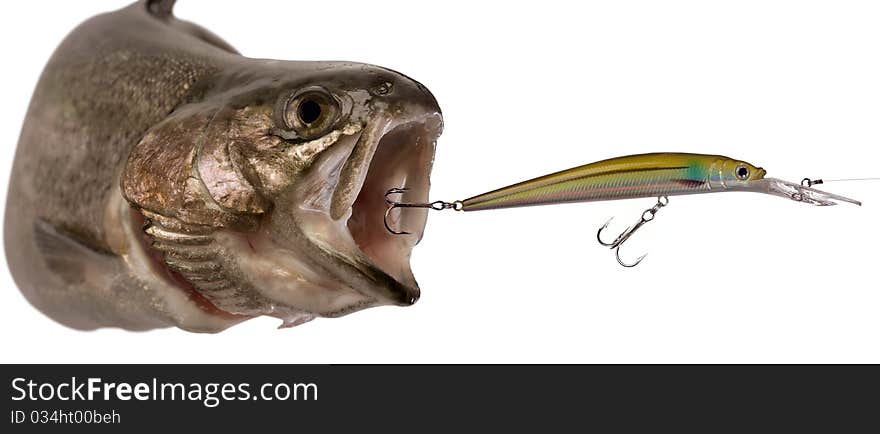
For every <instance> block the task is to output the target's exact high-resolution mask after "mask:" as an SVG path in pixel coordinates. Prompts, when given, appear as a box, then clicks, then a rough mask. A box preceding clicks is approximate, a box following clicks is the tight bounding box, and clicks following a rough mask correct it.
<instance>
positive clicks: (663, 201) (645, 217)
mask: <svg viewBox="0 0 880 434" xmlns="http://www.w3.org/2000/svg"><path fill="white" fill-rule="evenodd" d="M666 205H669V198H668V197H666V196H659V197H658V198H657V203H656V204H654V206H653V207H651V208H648V209H646V210H645V212H643V213H642V217H641V218H640V219H639V221H638V222H636V224H634V225H632V226H630V227H629V228H627V229H626V230H625V231H623V232H622V233H621V234H620V235H618V236H617V238H615V239H614V241H612V242H610V243H606V242H605V241H602V231H603V230H605V228H607V227H608V224H609V223H611V220H614V217H612V218H610V219H608V221H607V222H605V224H604V225H602V227H601V228H599V232H596V239H597V240H599V244H601V245H603V246H605V247H608V248H611V249H614V256H616V257H617V262H618V263H619V264H620V265H623V266H624V267H627V268H630V267H635V266H636V265H639V262H642V259H645V256H648V254H647V253H645V254H643V255H642V256H639V257H638V259H636V261H635V262H633V263H632V264H627V263H625V262H623V260H622V259H620V245H621V244H623V243H624V242H625V241H626V240H628V239H629V237H631V236H632V234H633V233H635V231H637V230H638V229H639V228H640V227H642V225H644V224H645V223H648V222H649V221H651V220H654V216H655V215H656V214H657V211H660V208H663V207H664V206H666Z"/></svg>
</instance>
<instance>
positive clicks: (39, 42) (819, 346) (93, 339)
mask: <svg viewBox="0 0 880 434" xmlns="http://www.w3.org/2000/svg"><path fill="white" fill-rule="evenodd" d="M126 3H127V2H125V1H101V2H98V1H82V2H54V1H52V2H46V1H32V2H17V3H15V5H14V6H9V7H6V8H5V9H4V13H3V14H2V16H0V20H2V23H0V24H2V25H0V41H2V44H3V50H2V51H3V56H4V60H3V65H4V66H3V72H2V74H3V75H2V77H3V79H2V80H0V86H2V95H3V103H2V104H0V110H2V119H3V120H2V124H0V127H2V130H0V134H2V136H0V152H2V154H3V156H4V158H2V159H0V160H2V162H0V178H2V179H3V180H4V181H3V182H4V183H5V182H6V179H7V178H8V172H9V168H10V167H11V165H12V156H13V152H14V147H15V144H16V143H17V141H18V134H19V130H20V127H21V122H22V120H23V117H24V114H25V110H26V108H27V105H28V101H29V99H30V94H31V92H32V89H33V88H34V86H35V84H36V81H37V78H38V75H39V73H40V71H41V70H42V68H43V65H44V64H45V62H46V60H47V59H48V57H49V56H50V53H51V52H52V50H53V49H54V48H55V46H56V45H57V44H58V42H60V40H61V39H62V38H63V37H64V36H65V35H66V34H67V32H69V31H70V30H71V29H72V28H73V27H74V26H75V25H76V24H78V23H79V22H81V21H82V20H84V19H86V18H88V17H89V16H91V15H94V14H95V13H98V12H102V11H106V10H110V9H113V8H116V7H121V6H123V5H125V4H126ZM179 3H180V4H178V5H177V7H176V13H177V15H178V16H179V17H181V18H184V19H189V20H191V21H195V22H197V23H199V24H201V25H203V26H205V27H207V28H208V29H211V30H212V31H214V32H215V33H217V34H218V35H220V36H221V37H223V38H224V39H226V40H227V41H228V42H230V43H231V44H232V45H233V46H235V47H236V48H238V49H239V50H240V51H241V52H242V53H244V54H245V55H247V56H250V57H266V58H278V59H290V60H294V59H295V60H343V59H344V60H353V61H361V62H368V63H375V64H379V65H383V66H386V67H390V68H392V69H395V70H398V71H401V72H404V73H405V74H407V75H410V76H412V77H414V78H416V79H417V80H419V81H421V82H422V83H424V84H425V85H427V86H428V87H429V88H430V89H431V90H432V91H433V93H434V94H435V96H436V97H437V99H438V101H439V102H440V105H441V107H442V108H443V111H444V116H445V121H446V130H445V132H444V134H443V136H442V137H441V139H440V142H439V146H438V149H437V156H436V165H435V171H434V176H433V185H434V187H433V190H432V194H431V196H432V198H434V199H445V200H452V199H460V198H464V197H468V196H471V195H473V194H476V193H481V192H483V191H486V190H488V189H492V188H495V187H500V186H503V185H507V184H509V183H512V182H515V181H520V180H523V179H527V178H531V177H534V176H537V175H542V174H545V173H548V172H551V171H556V170H560V169H565V168H568V167H571V166H576V165H580V164H583V163H587V162H591V161H595V160H599V159H604V158H607V157H612V156H619V155H627V154H633V153H642V152H656V151H680V152H698V153H718V154H724V155H728V156H731V157H734V158H740V159H744V160H746V161H749V162H751V163H754V164H756V165H760V166H763V167H764V168H766V169H767V170H768V172H769V175H768V176H774V177H780V178H783V179H788V180H792V181H798V180H800V179H801V178H802V177H805V176H809V177H826V178H845V177H863V176H880V168H878V164H880V151H878V145H880V54H878V53H880V25H878V22H880V7H878V4H877V3H872V2H840V1H837V2H830V1H829V2H808V1H791V2H780V1H735V2H733V1H732V2H701V1H693V2H651V1H646V2H624V1H617V2H591V3H584V2H562V1H540V2H516V3H513V2H497V3H490V2H473V1H471V2H461V3H459V2H424V3H417V2H412V1H368V2H365V1H333V2H319V1H312V2H309V1H265V0H264V1H248V2H240V1H235V2H233V1H228V2H208V1H197V0H181V1H180V2H179ZM823 187H824V188H826V189H827V190H830V191H833V192H836V193H840V194H846V195H850V196H852V197H855V198H858V199H861V200H862V201H864V203H865V205H864V206H862V207H855V206H837V207H828V208H819V207H812V206H808V205H804V204H798V203H795V202H791V201H786V200H783V199H781V198H777V197H771V196H763V195H758V194H745V193H723V194H710V195H701V196H689V197H673V198H672V199H671V204H670V206H669V207H667V208H665V209H664V210H663V211H661V212H660V214H658V216H657V220H656V221H655V222H653V223H651V224H649V225H647V226H646V227H644V228H643V229H642V230H641V231H640V232H639V233H638V234H637V235H635V236H634V237H633V238H632V239H631V240H630V242H629V243H628V244H627V245H626V246H625V247H624V248H623V255H624V256H625V257H628V258H634V257H635V256H637V255H638V254H640V253H641V252H642V251H643V250H648V249H650V251H651V254H650V255H649V256H648V258H647V259H646V260H645V261H644V262H643V263H642V264H641V265H640V266H639V267H637V268H636V269H623V268H621V267H620V266H618V265H617V263H616V262H615V261H614V259H613V255H612V253H611V252H610V251H609V250H607V249H605V248H601V247H599V246H598V245H597V244H596V242H595V231H596V229H597V228H598V226H599V225H601V224H602V223H603V222H604V221H605V220H606V219H607V218H608V217H610V216H618V219H617V220H616V221H615V222H616V224H615V225H612V228H611V229H613V230H621V229H622V228H623V225H624V224H628V223H630V221H632V220H635V219H636V218H637V216H638V215H639V213H640V212H641V210H643V209H644V208H647V207H650V206H651V205H652V203H653V201H652V200H650V199H643V200H632V201H618V202H606V203H593V204H577V205H560V206H550V207H535V208H524V209H513V210H502V211H484V212H477V213H467V214H464V213H452V212H447V213H434V214H432V215H431V217H430V219H429V221H428V227H427V231H426V235H425V238H424V240H423V242H422V243H421V244H420V245H419V246H418V247H417V248H416V250H415V252H414V257H413V268H414V270H415V273H416V277H417V278H418V279H419V282H420V283H421V287H422V298H421V300H420V301H419V302H418V303H417V304H416V305H415V306H413V307H409V308H396V307H384V308H376V309H371V310H367V311H364V312H359V313H355V314H352V315H350V316H348V317H345V318H341V319H323V320H322V319H318V320H315V321H313V322H311V323H308V324H306V325H304V326H301V327H297V328H293V329H285V330H276V329H275V327H276V326H278V325H279V321H277V320H274V319H270V318H261V319H256V320H252V321H249V322H247V323H244V324H241V325H239V326H236V327H234V328H232V329H229V330H227V331H225V332H223V333H220V334H217V335H200V334H191V333H187V332H183V331H180V330H177V329H167V330H158V331H151V332H146V333H131V332H125V331H121V330H113V329H105V330H99V331H95V332H80V331H75V330H71V329H67V328H65V327H63V326H60V325H58V324H56V323H54V322H53V321H51V320H50V319H48V318H46V317H44V316H43V315H42V314H40V313H39V312H37V311H36V310H35V309H33V308H32V307H31V306H30V305H29V304H28V303H27V302H26V301H25V299H24V298H23V297H22V296H21V295H20V293H19V292H18V290H17V289H16V287H15V285H14V283H13V282H12V280H11V278H10V277H9V274H8V272H7V271H6V269H5V267H3V271H0V309H2V313H0V316H2V322H3V331H2V338H3V342H2V355H0V361H2V362H275V363H297V362H303V363H343V362H612V363H616V362H636V363H640V362H770V363H776V362H873V363H877V362H880V339H878V335H880V285H878V284H877V280H878V274H880V273H878V266H880V264H878V262H880V261H878V260H880V257H878V254H877V248H878V244H880V227H878V223H880V194H878V189H880V182H863V183H835V184H829V185H826V186H823ZM0 191H2V194H3V195H4V198H5V193H6V185H5V184H4V185H2V189H0ZM4 202H5V201H4ZM6 254H14V252H6ZM4 262H5V261H4Z"/></svg>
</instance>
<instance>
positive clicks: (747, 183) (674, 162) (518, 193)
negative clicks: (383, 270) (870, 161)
mask: <svg viewBox="0 0 880 434" xmlns="http://www.w3.org/2000/svg"><path fill="white" fill-rule="evenodd" d="M766 173H767V172H766V171H765V170H764V169H763V168H760V167H756V166H754V165H752V164H749V163H747V162H745V161H742V160H736V159H733V158H729V157H725V156H721V155H705V154H687V153H652V154H640V155H629V156H625V157H617V158H611V159H608V160H602V161H598V162H595V163H590V164H586V165H583V166H579V167H575V168H572V169H568V170H563V171H561V172H556V173H551V174H549V175H545V176H541V177H539V178H534V179H530V180H528V181H523V182H520V183H517V184H513V185H509V186H507V187H502V188H499V189H497V190H493V191H490V192H488V193H483V194H480V195H477V196H474V197H471V198H469V199H465V200H458V201H454V202H444V201H435V202H430V203H405V202H398V201H395V200H392V199H391V197H390V196H392V195H396V194H403V193H404V192H406V191H407V189H406V188H392V189H390V190H388V191H387V192H386V194H385V201H386V202H387V203H388V208H387V210H386V212H385V228H386V229H387V230H388V231H389V232H391V233H393V234H397V235H403V234H407V233H408V232H406V231H402V230H395V229H393V228H392V225H391V224H390V223H389V220H393V219H394V215H393V214H392V211H394V210H395V209H398V208H430V209H435V210H443V209H454V210H456V211H479V210H489V209H499V208H512V207H522V206H534V205H550V204H559V203H568V202H591V201H603V200H615V199H633V198H642V197H657V203H656V204H655V205H654V206H653V207H651V208H649V209H647V210H645V212H644V213H642V216H641V218H640V219H639V220H638V221H637V222H636V223H635V224H634V225H632V226H630V227H629V228H627V229H626V230H625V231H623V232H622V233H621V234H620V235H618V236H617V238H615V239H614V240H613V241H610V242H606V241H603V239H602V231H603V230H605V228H607V227H608V224H609V223H610V222H611V220H608V222H606V223H605V224H604V225H602V227H601V228H599V231H598V232H597V234H596V237H597V238H598V241H599V243H600V244H601V245H603V246H606V247H609V248H611V249H613V250H614V251H615V256H616V257H617V262H619V263H620V265H623V266H624V267H634V266H636V265H637V264H638V263H639V262H641V260H642V259H644V257H645V255H642V256H640V257H639V258H638V259H636V260H635V261H634V262H632V263H627V262H624V261H623V260H622V259H621V258H620V250H619V248H620V246H621V244H623V243H624V242H625V241H626V240H627V239H629V237H630V236H632V234H633V233H634V232H635V231H636V230H638V229H639V228H640V227H642V225H644V224H645V223H647V222H649V221H651V220H653V218H654V216H655V215H656V214H657V212H658V211H659V210H660V209H661V208H663V207H664V206H666V205H667V204H668V203H669V196H679V195H687V194H700V193H718V192H724V191H750V192H756V193H765V194H771V195H774V196H780V197H784V198H787V199H791V200H794V201H797V202H803V203H808V204H811V205H819V206H828V205H836V204H837V203H838V202H849V203H852V204H856V205H861V202H859V201H857V200H854V199H850V198H847V197H843V196H839V195H836V194H831V193H827V192H824V191H820V190H816V189H814V188H811V186H812V185H813V184H818V183H821V180H817V181H812V180H810V179H807V178H805V179H804V180H803V181H802V182H801V183H800V184H797V183H793V182H788V181H783V180H781V179H776V178H765V177H764V175H766Z"/></svg>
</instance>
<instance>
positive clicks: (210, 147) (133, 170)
mask: <svg viewBox="0 0 880 434" xmlns="http://www.w3.org/2000/svg"><path fill="white" fill-rule="evenodd" d="M239 121H240V118H239V117H238V116H237V113H236V112H235V111H234V110H231V109H228V108H221V109H219V110H213V111H212V110H205V108H204V107H198V106H192V107H184V108H183V109H181V110H178V111H175V112H174V113H173V114H172V115H171V116H169V117H168V118H167V119H165V120H164V121H162V122H161V123H159V124H157V125H156V126H154V127H152V128H150V129H149V130H148V131H147V132H146V134H144V136H143V138H142V139H141V140H140V141H139V142H138V144H137V145H136V146H135V147H134V148H133V149H132V151H131V153H130V154H129V156H128V160H127V162H126V164H125V167H124V169H123V172H122V176H121V185H122V192H123V195H124V196H125V198H126V199H127V200H128V201H129V202H131V203H133V204H136V205H137V206H138V207H140V208H142V209H145V210H148V211H152V212H155V213H158V214H161V215H163V216H166V217H173V218H176V219H178V220H180V221H182V222H184V223H189V224H199V225H210V226H213V227H229V228H236V229H252V228H254V227H255V226H256V223H257V221H256V217H257V216H258V215H260V214H263V213H265V212H266V211H267V210H268V208H269V206H270V203H269V201H268V200H267V199H266V198H265V197H264V196H263V195H262V194H260V193H259V192H258V190H257V188H256V186H255V183H256V184H259V179H258V177H257V176H256V175H255V174H254V172H253V170H252V169H251V166H250V164H249V162H248V157H247V156H248V155H253V154H255V153H256V150H255V149H254V144H253V143H252V141H251V140H250V138H249V137H244V136H243V134H251V133H253V131H248V128H246V127H243V126H241V125H240V124H238V122H239Z"/></svg>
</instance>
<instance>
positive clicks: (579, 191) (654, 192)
mask: <svg viewBox="0 0 880 434" xmlns="http://www.w3.org/2000/svg"><path fill="white" fill-rule="evenodd" d="M765 174H766V171H764V169H761V168H758V167H755V166H753V165H751V164H749V163H746V162H744V161H740V160H735V159H732V158H729V157H725V156H721V155H706V154H688V153H652V154H639V155H629V156H625V157H617V158H611V159H608V160H602V161H597V162H595V163H590V164H586V165H583V166H579V167H575V168H572V169H568V170H563V171H561V172H556V173H552V174H549V175H545V176H541V177H539V178H534V179H531V180H528V181H523V182H520V183H517V184H513V185H510V186H507V187H503V188H499V189H497V190H493V191H490V192H488V193H484V194H480V195H477V196H474V197H471V198H469V199H465V200H463V201H461V210H462V211H477V210H486V209H498V208H511V207H520V206H532V205H549V204H555V203H566V202H589V201H599V200H613V199H632V198H639V197H654V196H673V195H685V194H697V193H710V192H718V191H725V190H731V189H738V188H739V189H741V188H742V186H743V184H745V183H749V182H751V181H757V180H760V179H763V177H764V175H765Z"/></svg>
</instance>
